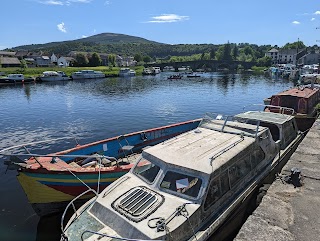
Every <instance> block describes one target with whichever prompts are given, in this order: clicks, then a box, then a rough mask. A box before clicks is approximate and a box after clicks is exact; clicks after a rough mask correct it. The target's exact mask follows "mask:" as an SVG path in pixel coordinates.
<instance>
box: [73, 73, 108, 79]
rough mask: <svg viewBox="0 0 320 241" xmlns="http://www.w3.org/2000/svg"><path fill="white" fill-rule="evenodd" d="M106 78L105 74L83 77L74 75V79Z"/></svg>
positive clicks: (83, 75)
mask: <svg viewBox="0 0 320 241" xmlns="http://www.w3.org/2000/svg"><path fill="white" fill-rule="evenodd" d="M99 78H105V75H104V74H82V75H72V79H99Z"/></svg>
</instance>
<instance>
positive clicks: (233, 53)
mask: <svg viewBox="0 0 320 241" xmlns="http://www.w3.org/2000/svg"><path fill="white" fill-rule="evenodd" d="M238 56H239V49H238V46H237V44H235V45H234V47H233V50H232V57H233V59H234V60H237V58H238Z"/></svg>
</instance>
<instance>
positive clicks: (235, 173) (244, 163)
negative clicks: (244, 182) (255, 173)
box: [229, 158, 251, 188]
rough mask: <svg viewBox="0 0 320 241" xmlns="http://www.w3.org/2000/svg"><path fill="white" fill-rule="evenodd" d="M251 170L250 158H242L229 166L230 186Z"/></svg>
mask: <svg viewBox="0 0 320 241" xmlns="http://www.w3.org/2000/svg"><path fill="white" fill-rule="evenodd" d="M250 170H251V164H250V159H249V158H248V159H242V160H240V161H238V162H236V163H235V164H233V165H232V166H231V167H230V168H229V178H230V185H231V188H232V187H233V186H234V185H236V184H237V182H238V181H239V180H240V179H241V178H243V177H244V176H246V175H247V174H248V173H249V172H250Z"/></svg>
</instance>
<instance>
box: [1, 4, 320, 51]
mask: <svg viewBox="0 0 320 241" xmlns="http://www.w3.org/2000/svg"><path fill="white" fill-rule="evenodd" d="M0 9H1V19H2V21H1V22H2V24H1V25H2V26H1V31H0V49H4V48H10V47H16V46H20V45H28V44H42V43H48V42H56V41H65V40H74V39H79V38H84V37H87V36H91V35H95V34H99V33H107V32H108V33H120V34H127V35H132V36H137V37H142V38H146V39H148V40H152V41H156V42H160V43H167V44H204V43H207V44H210V43H212V44H224V43H227V42H228V41H229V42H230V43H250V44H258V45H263V44H271V45H278V46H279V47H281V46H283V45H285V44H286V43H292V42H295V41H298V39H299V40H300V41H303V42H304V44H306V45H308V46H313V45H315V44H319V45H320V42H317V40H319V41H320V2H319V1H315V0H312V1H311V0H243V1H240V0H221V1H215V0H193V1H191V0H135V1H134V0H1V3H0ZM318 27H319V29H317V28H318Z"/></svg>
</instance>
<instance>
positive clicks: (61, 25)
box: [57, 22, 67, 33]
mask: <svg viewBox="0 0 320 241" xmlns="http://www.w3.org/2000/svg"><path fill="white" fill-rule="evenodd" d="M57 27H58V29H59V30H60V31H61V32H63V33H66V32H67V29H66V26H65V25H64V22H62V23H59V24H58V25H57Z"/></svg>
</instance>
